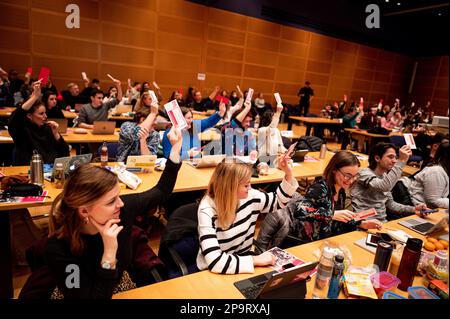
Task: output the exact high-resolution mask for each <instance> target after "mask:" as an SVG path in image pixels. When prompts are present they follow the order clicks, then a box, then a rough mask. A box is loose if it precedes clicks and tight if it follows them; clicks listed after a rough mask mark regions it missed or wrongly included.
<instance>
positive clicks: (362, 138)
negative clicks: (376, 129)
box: [345, 128, 402, 153]
mask: <svg viewBox="0 0 450 319" xmlns="http://www.w3.org/2000/svg"><path fill="white" fill-rule="evenodd" d="M345 130H346V131H347V132H350V137H351V138H353V139H354V140H357V141H358V150H359V151H360V152H364V153H368V150H366V149H365V147H364V144H365V142H366V141H367V142H368V144H369V149H371V148H372V146H373V145H375V144H376V143H377V142H379V141H382V140H387V139H389V137H390V136H396V135H402V133H391V134H389V135H383V134H374V133H369V132H367V130H361V129H355V128H346V129H345Z"/></svg>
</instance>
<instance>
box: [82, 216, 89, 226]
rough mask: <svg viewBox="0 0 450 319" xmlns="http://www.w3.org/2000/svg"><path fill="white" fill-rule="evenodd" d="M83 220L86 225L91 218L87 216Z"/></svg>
mask: <svg viewBox="0 0 450 319" xmlns="http://www.w3.org/2000/svg"><path fill="white" fill-rule="evenodd" d="M83 220H84V223H85V224H87V223H89V218H88V217H87V216H86V217H84V219H83Z"/></svg>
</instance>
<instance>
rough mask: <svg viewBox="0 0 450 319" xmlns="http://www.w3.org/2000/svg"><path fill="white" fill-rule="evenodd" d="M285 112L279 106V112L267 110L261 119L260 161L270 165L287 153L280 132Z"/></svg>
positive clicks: (280, 105) (259, 136) (259, 135)
mask: <svg viewBox="0 0 450 319" xmlns="http://www.w3.org/2000/svg"><path fill="white" fill-rule="evenodd" d="M282 111H283V105H282V104H278V105H277V111H276V112H275V113H274V112H273V111H272V110H267V111H265V112H264V114H263V116H262V117H261V123H260V127H259V128H258V153H259V160H260V161H261V162H266V163H270V164H275V165H276V163H275V160H276V159H277V157H278V155H279V154H283V153H284V152H286V148H285V147H284V144H283V139H282V136H281V133H280V131H279V130H278V123H279V121H280V115H281V112H282Z"/></svg>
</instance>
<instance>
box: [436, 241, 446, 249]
mask: <svg viewBox="0 0 450 319" xmlns="http://www.w3.org/2000/svg"><path fill="white" fill-rule="evenodd" d="M434 247H435V248H436V250H443V249H445V247H444V245H442V244H441V243H440V242H437V243H434Z"/></svg>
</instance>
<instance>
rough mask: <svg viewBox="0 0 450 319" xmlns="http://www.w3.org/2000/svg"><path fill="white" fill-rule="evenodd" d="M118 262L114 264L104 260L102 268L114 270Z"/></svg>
mask: <svg viewBox="0 0 450 319" xmlns="http://www.w3.org/2000/svg"><path fill="white" fill-rule="evenodd" d="M116 262H117V260H116V261H114V262H111V261H107V260H103V261H102V263H101V267H102V268H103V269H108V270H109V269H113V268H114V266H115V265H116Z"/></svg>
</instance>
